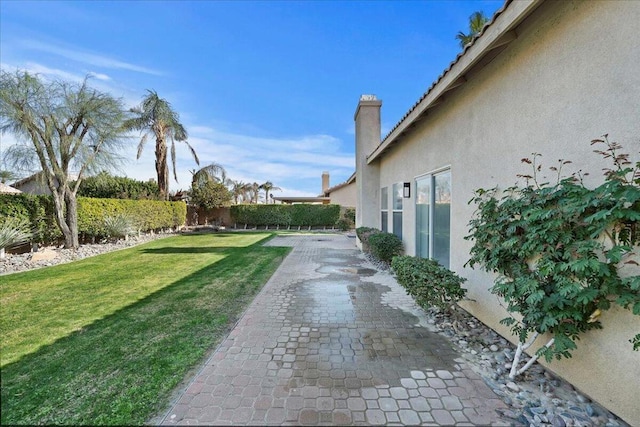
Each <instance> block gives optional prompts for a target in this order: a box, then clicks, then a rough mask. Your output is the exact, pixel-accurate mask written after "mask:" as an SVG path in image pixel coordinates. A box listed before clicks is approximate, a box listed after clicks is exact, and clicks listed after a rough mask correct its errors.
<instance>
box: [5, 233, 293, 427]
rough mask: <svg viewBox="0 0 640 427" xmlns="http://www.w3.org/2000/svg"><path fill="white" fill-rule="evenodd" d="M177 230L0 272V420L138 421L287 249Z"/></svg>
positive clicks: (258, 240) (241, 237)
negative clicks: (64, 259) (68, 259)
mask: <svg viewBox="0 0 640 427" xmlns="http://www.w3.org/2000/svg"><path fill="white" fill-rule="evenodd" d="M269 236H270V234H268V233H237V234H234V233H220V234H201V235H184V236H176V237H170V238H166V239H161V240H156V241H154V242H151V243H147V244H144V245H140V246H136V247H134V248H130V249H125V250H121V251H117V252H111V253H108V254H104V255H100V256H96V257H92V258H88V259H84V260H81V261H76V262H73V263H70V264H64V265H59V266H56V267H49V268H44V269H40V270H34V271H30V272H26V273H18V274H12V275H8V276H0V307H1V310H2V311H1V316H0V335H1V340H2V351H1V359H0V360H1V366H2V371H1V377H2V416H1V422H2V424H76V425H77V424H118V425H123V424H143V423H144V422H145V421H148V420H149V418H150V417H151V416H153V415H154V414H156V413H157V412H158V411H162V410H164V409H165V408H166V405H167V404H168V399H169V396H170V394H171V392H172V390H173V389H174V388H175V387H176V386H177V385H178V384H179V383H180V381H181V380H183V379H184V376H185V374H186V373H187V371H188V370H189V369H190V368H193V367H194V366H196V365H197V364H199V363H201V362H202V360H203V357H204V356H205V354H206V352H207V350H210V349H211V348H212V347H214V346H215V345H216V344H217V343H218V342H219V341H220V339H221V338H223V337H224V336H225V334H226V333H227V332H228V330H229V328H230V327H231V326H233V324H234V322H235V321H236V320H237V319H238V317H239V316H240V315H241V314H242V311H243V310H244V309H245V308H246V306H247V304H248V303H249V302H251V300H252V299H253V297H254V296H255V294H256V293H257V292H258V291H259V290H260V288H261V287H262V285H263V284H264V283H266V281H267V280H268V278H269V277H270V276H271V274H272V273H273V272H274V271H275V269H276V268H277V266H278V265H279V264H280V262H281V261H282V259H283V258H284V256H285V255H286V254H287V253H288V251H289V249H288V248H274V247H263V246H261V244H262V243H263V241H264V239H267V238H268V237H269Z"/></svg>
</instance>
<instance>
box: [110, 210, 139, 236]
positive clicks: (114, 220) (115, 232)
mask: <svg viewBox="0 0 640 427" xmlns="http://www.w3.org/2000/svg"><path fill="white" fill-rule="evenodd" d="M104 231H105V233H106V234H107V236H109V237H116V238H118V237H125V238H126V237H127V236H129V235H131V234H134V233H135V227H134V224H133V221H132V220H131V218H130V217H128V216H127V215H123V214H115V215H113V216H106V217H105V218H104Z"/></svg>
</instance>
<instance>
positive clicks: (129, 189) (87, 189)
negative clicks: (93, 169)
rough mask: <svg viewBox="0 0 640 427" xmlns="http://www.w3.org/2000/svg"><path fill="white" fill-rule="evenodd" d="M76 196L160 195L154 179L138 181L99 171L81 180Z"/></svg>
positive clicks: (156, 197) (139, 197)
mask: <svg viewBox="0 0 640 427" xmlns="http://www.w3.org/2000/svg"><path fill="white" fill-rule="evenodd" d="M78 196H81V197H92V198H96V199H133V200H144V199H151V200H157V199H159V197H160V190H159V189H158V184H157V183H156V182H154V181H138V180H135V179H131V178H127V177H121V176H112V175H110V174H108V173H107V172H100V173H99V174H98V175H96V176H90V177H87V178H84V179H83V180H82V182H81V183H80V188H79V189H78Z"/></svg>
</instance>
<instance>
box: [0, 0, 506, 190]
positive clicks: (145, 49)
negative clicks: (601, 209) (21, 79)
mask: <svg viewBox="0 0 640 427" xmlns="http://www.w3.org/2000/svg"><path fill="white" fill-rule="evenodd" d="M501 5H502V1H348V2H347V1H258V2H253V1H251V2H250V1H157V2H156V1H104V2H103V1H71V2H61V1H42V0H39V1H14V0H0V63H1V65H2V68H3V69H5V70H14V69H16V68H18V69H23V70H28V71H31V72H36V73H40V74H41V75H42V76H43V77H45V78H61V79H65V80H76V81H80V80H82V79H83V78H84V76H85V75H87V74H92V75H93V76H94V77H93V78H92V80H91V84H92V86H94V87H95V88H97V89H99V90H103V91H106V92H109V93H111V94H112V95H114V96H116V97H121V98H123V100H124V102H125V105H126V106H127V107H132V106H135V105H137V104H138V103H139V102H140V100H141V98H142V96H143V95H144V94H145V93H146V90H147V89H153V90H155V91H157V92H158V94H159V95H160V96H161V97H163V98H166V99H167V100H168V101H169V102H171V104H172V105H173V107H174V109H175V110H176V111H178V112H179V114H180V118H181V121H182V123H183V124H184V125H185V126H186V128H187V131H188V132H189V136H190V138H189V142H190V143H191V145H192V146H193V147H194V148H195V150H196V152H197V153H198V155H199V157H200V160H201V166H204V165H206V164H208V163H211V162H217V163H220V164H222V165H223V166H224V167H225V168H226V169H227V171H228V174H229V176H230V177H231V178H232V179H238V180H243V181H248V182H253V181H256V182H259V183H262V182H265V181H267V180H268V181H272V182H273V183H274V184H275V185H277V186H279V187H282V189H283V190H282V191H280V192H276V193H275V194H276V195H289V196H302V195H317V194H318V193H319V192H320V184H321V181H320V176H321V174H322V171H324V170H327V171H329V172H330V174H331V185H335V184H338V183H340V182H343V181H344V180H345V179H347V178H348V177H349V175H351V173H352V172H353V171H354V165H355V162H354V147H353V145H354V132H353V128H354V126H353V113H354V111H355V108H356V105H357V102H358V99H359V97H360V95H361V94H375V95H376V96H377V97H378V98H379V99H381V100H382V102H383V104H382V132H383V136H384V134H385V132H386V131H388V130H390V129H391V128H392V127H393V126H394V125H395V123H396V122H398V121H399V120H400V119H401V118H402V116H403V115H404V113H405V112H406V111H407V110H408V109H409V108H410V107H411V106H412V105H413V104H414V103H415V102H416V101H417V100H418V99H419V98H420V96H421V95H422V94H423V93H424V92H425V91H426V89H428V88H429V86H431V84H432V83H433V81H434V80H436V79H437V77H438V76H439V75H440V74H441V73H442V71H443V70H444V69H445V68H446V67H447V66H448V65H449V64H450V63H451V61H453V60H454V59H455V57H456V55H457V54H458V53H459V52H460V50H461V49H460V47H459V45H458V41H457V40H456V39H455V35H456V34H457V32H458V31H460V30H464V31H466V30H467V26H468V17H469V15H471V14H472V13H473V12H474V11H477V10H482V11H484V12H485V14H487V15H488V16H491V15H493V13H494V12H495V10H497V9H498V8H499V7H500V6H501ZM2 138H3V140H4V141H3V144H2V146H3V147H6V146H7V145H8V144H9V143H11V142H12V139H11V137H10V136H7V135H4V136H3V137H2ZM137 142H138V140H137V139H136V138H132V139H131V144H130V147H129V148H128V149H127V150H126V151H125V152H124V153H123V154H124V155H125V156H126V157H127V158H129V159H131V160H130V161H129V162H128V163H127V164H126V165H125V166H124V167H122V168H121V169H120V170H119V171H115V174H117V175H127V176H130V177H132V178H136V179H144V180H146V179H149V178H154V177H155V169H154V155H153V145H152V144H148V145H147V146H146V147H145V150H144V152H143V154H142V157H141V158H140V159H139V160H136V159H135V148H136V145H137ZM180 145H181V144H179V145H178V150H177V158H178V159H177V167H178V179H179V182H178V183H176V182H175V181H173V180H172V183H171V189H172V190H177V189H181V188H182V189H187V188H188V187H189V184H190V181H191V180H190V176H191V174H190V172H189V171H190V170H192V169H194V168H196V165H195V162H194V161H193V160H192V159H191V157H190V154H189V152H188V150H187V149H186V147H185V146H180Z"/></svg>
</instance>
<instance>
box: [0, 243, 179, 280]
mask: <svg viewBox="0 0 640 427" xmlns="http://www.w3.org/2000/svg"><path fill="white" fill-rule="evenodd" d="M171 235H174V234H173V233H157V234H142V235H140V236H132V237H129V238H128V239H127V240H124V239H121V240H118V241H115V242H114V241H105V242H102V243H95V244H84V245H80V247H79V248H78V249H76V250H73V249H64V248H62V247H56V246H47V247H43V248H39V249H38V252H30V253H24V254H9V253H8V254H6V258H5V259H0V275H2V274H10V273H17V272H20V271H27V270H33V269H36V268H42V267H50V266H52V265H58V264H64V263H67V262H71V261H76V260H79V259H83V258H87V257H91V256H95V255H100V254H103V253H106V252H111V251H115V250H118V249H125V248H130V247H132V246H136V245H139V244H142V243H147V242H150V241H152V240H156V239H161V238H164V237H169V236H171ZM39 257H44V258H46V259H41V260H37V258H39ZM34 258H36V260H34Z"/></svg>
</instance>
